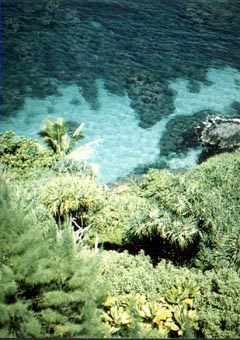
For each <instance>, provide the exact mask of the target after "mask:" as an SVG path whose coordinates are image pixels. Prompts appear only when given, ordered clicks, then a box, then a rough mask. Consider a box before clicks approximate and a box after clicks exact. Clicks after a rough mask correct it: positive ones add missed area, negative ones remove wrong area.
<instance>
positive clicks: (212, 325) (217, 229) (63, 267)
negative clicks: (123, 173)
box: [0, 132, 240, 338]
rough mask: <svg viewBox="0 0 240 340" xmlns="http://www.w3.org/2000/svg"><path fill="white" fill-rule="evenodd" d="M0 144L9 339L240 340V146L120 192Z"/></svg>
mask: <svg viewBox="0 0 240 340" xmlns="http://www.w3.org/2000/svg"><path fill="white" fill-rule="evenodd" d="M0 138H1V149H0V162H1V170H2V173H1V183H0V184H1V193H0V205H1V206H0V209H1V216H0V228H1V236H2V238H1V244H0V247H1V252H0V253H1V267H0V270H1V271H0V277H1V282H0V284H1V289H0V292H1V293H0V298H1V301H0V324H1V333H0V336H1V337H14V336H17V337H53V336H56V337H108V336H111V337H136V336H137V337H155V338H156V337H162V338H163V337H202V338H204V337H206V338H237V337H238V335H239V334H240V326H239V320H238V319H239V312H240V304H239V300H238V297H239V295H240V289H239V287H240V278H239V267H240V253H239V249H240V236H239V234H240V233H239V226H240V221H239V216H240V214H239V213H240V211H239V210H240V203H239V202H240V197H239V192H240V191H239V180H238V176H239V173H240V152H239V151H238V152H234V153H231V154H227V153H225V154H221V155H218V156H215V157H212V158H210V159H209V160H208V161H206V162H205V163H202V164H201V165H198V166H196V167H195V168H194V169H192V170H190V171H186V172H172V171H168V170H156V169H152V170H150V171H149V172H148V173H147V174H146V175H144V176H142V178H141V180H138V181H135V180H133V179H132V180H128V181H126V182H125V184H123V185H121V184H119V186H117V187H111V186H104V185H98V184H96V181H95V177H94V176H93V173H92V172H91V169H90V167H89V166H88V164H87V163H84V162H79V161H74V160H70V159H59V158H56V156H54V154H53V153H51V152H50V151H47V150H46V149H42V148H40V147H39V144H38V143H36V142H35V141H33V140H28V139H26V138H24V137H16V136H14V133H13V132H7V133H6V134H4V135H1V136H0ZM103 287H104V288H103Z"/></svg>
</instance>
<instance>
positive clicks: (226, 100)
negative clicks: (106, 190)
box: [0, 0, 240, 182]
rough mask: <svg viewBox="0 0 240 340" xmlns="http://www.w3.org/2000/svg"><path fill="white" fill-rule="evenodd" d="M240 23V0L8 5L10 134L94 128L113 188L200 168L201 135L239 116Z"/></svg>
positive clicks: (5, 64)
mask: <svg viewBox="0 0 240 340" xmlns="http://www.w3.org/2000/svg"><path fill="white" fill-rule="evenodd" d="M239 18H240V0H214V1H213V0H212V1H205V0H151V1H149V0H148V1H144V0H118V1H117V0H105V1H104V0H96V1H93V0H68V1H63V0H59V1H58V0H45V1H44V0H42V1H24V0H22V1H20V0H14V1H11V0H3V1H2V68H3V80H2V83H3V91H2V99H3V101H2V116H1V128H0V129H1V131H5V130H7V129H10V128H11V129H15V130H16V132H18V133H22V134H26V135H29V134H30V133H32V132H33V131H32V127H33V126H34V124H35V123H36V127H35V126H34V129H36V128H37V126H39V124H42V122H43V120H44V118H45V117H46V116H49V115H52V116H54V117H55V116H63V117H64V118H65V119H68V120H69V121H73V122H76V120H77V122H76V123H78V122H79V121H80V122H81V121H84V124H85V126H86V133H87V134H88V136H89V140H92V139H95V137H96V138H99V137H100V138H103V143H102V149H101V146H100V147H99V153H98V150H96V159H95V162H97V163H101V162H103V163H102V165H101V166H102V168H103V167H104V173H106V175H103V174H102V179H103V181H105V182H107V181H110V180H114V179H116V178H117V177H121V176H125V175H127V174H128V173H130V172H131V171H141V170H140V169H141V168H144V167H145V166H149V165H153V164H155V166H158V167H173V168H174V167H175V168H178V167H188V166H191V165H193V164H194V162H196V159H195V158H196V157H195V158H194V157H193V158H194V160H193V159H192V158H191V157H192V156H193V155H192V154H191V150H195V151H196V150H197V149H198V148H199V142H198V139H197V136H196V132H195V127H197V126H198V124H199V123H200V122H201V121H202V120H204V119H205V118H206V116H207V115H208V114H215V113H220V114H223V115H240V49H239V47H240V34H239V31H240V30H239ZM78 91H79V92H78ZM56 98H58V99H56ZM37 124H38V125H37ZM94 124H95V125H97V126H95V125H94ZM34 129H33V130H34ZM111 136H112V137H111ZM118 136H119V138H118ZM120 136H121V137H120ZM105 137H106V140H105V139H104V138H105ZM121 138H122V139H121ZM118 143H119V144H118ZM151 148H152V149H151ZM106 149H108V153H107V152H106ZM109 150H110V151H109ZM156 150H157V151H156ZM151 153H152V154H153V155H154V157H153V159H152V158H151V157H149V155H150V154H151ZM191 155H192V156H191ZM98 157H99V158H98ZM114 157H115V158H114ZM179 158H180V159H181V160H182V161H181V162H180V161H179V160H177V159H179ZM174 160H175V161H174ZM176 160H177V161H176ZM179 162H180V163H179ZM126 164H128V165H129V166H128V165H126ZM117 168H118V171H117V170H116V173H114V174H113V172H114V171H113V169H117ZM111 174H113V175H112V176H111Z"/></svg>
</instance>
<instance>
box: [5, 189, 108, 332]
mask: <svg viewBox="0 0 240 340" xmlns="http://www.w3.org/2000/svg"><path fill="white" fill-rule="evenodd" d="M0 209H1V215H0V229H1V230H0V232H1V238H2V242H1V244H0V263H1V264H0V266H1V267H0V269H1V271H0V279H1V281H0V285H1V287H0V288H1V289H0V311H1V313H0V325H1V331H0V335H1V337H3V336H4V337H20V338H25V337H38V338H40V337H84V338H85V337H101V336H103V335H105V336H107V334H108V332H107V331H106V329H105V328H104V325H103V324H102V322H101V320H100V309H99V308H100V306H101V304H102V303H103V301H104V300H105V298H106V293H105V288H103V286H102V285H100V284H96V279H97V276H98V275H99V263H98V259H97V258H96V256H95V255H93V254H91V253H90V252H87V251H84V250H82V251H80V252H77V248H76V247H75V243H74V241H73V235H72V232H71V230H69V228H67V227H65V229H63V230H62V231H61V233H56V232H55V231H54V230H51V229H50V231H51V232H49V233H48V234H47V235H46V234H45V236H43V234H42V231H41V228H39V227H38V224H37V223H36V221H32V220H31V219H30V218H29V216H26V215H25V214H23V213H22V210H21V204H20V203H19V202H13V201H12V199H11V197H10V196H9V193H8V189H7V187H6V185H5V184H4V183H2V182H1V193H0ZM105 286H106V285H105Z"/></svg>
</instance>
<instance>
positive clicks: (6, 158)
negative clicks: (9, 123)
mask: <svg viewBox="0 0 240 340" xmlns="http://www.w3.org/2000/svg"><path fill="white" fill-rule="evenodd" d="M53 161H54V157H53V153H52V152H50V151H48V150H45V149H43V148H42V147H41V146H40V145H39V144H38V143H37V142H36V141H34V140H32V139H28V138H25V137H16V136H15V133H14V132H13V131H7V132H6V133H5V134H0V162H1V167H2V171H6V172H8V173H12V174H13V175H14V178H15V179H16V178H18V179H29V177H31V176H32V174H33V173H35V174H36V173H37V174H38V176H40V175H41V171H42V169H43V168H50V167H51V166H52V163H53Z"/></svg>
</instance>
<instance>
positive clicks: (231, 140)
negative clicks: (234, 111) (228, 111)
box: [201, 116, 240, 150]
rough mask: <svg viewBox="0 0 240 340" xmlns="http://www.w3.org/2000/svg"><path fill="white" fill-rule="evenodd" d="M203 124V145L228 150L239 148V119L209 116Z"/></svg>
mask: <svg viewBox="0 0 240 340" xmlns="http://www.w3.org/2000/svg"><path fill="white" fill-rule="evenodd" d="M203 124H204V128H203V130H202V132H201V141H202V142H203V143H205V144H210V145H214V146H216V147H218V148H219V149H228V150H231V149H235V148H238V147H240V117H221V116H215V117H212V116H210V117H208V118H207V120H206V121H205V122H204V123H203Z"/></svg>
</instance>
